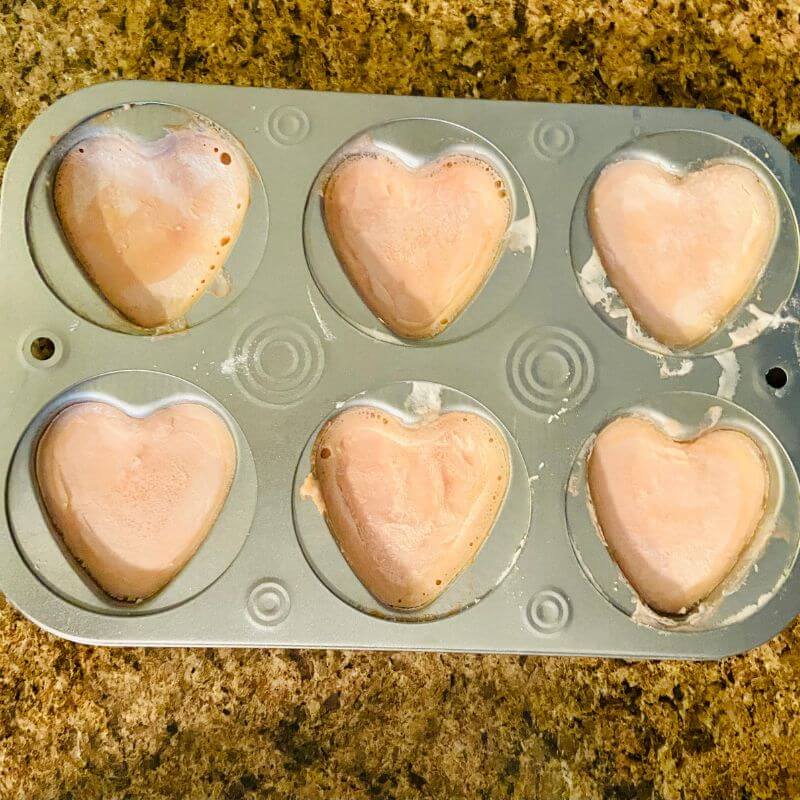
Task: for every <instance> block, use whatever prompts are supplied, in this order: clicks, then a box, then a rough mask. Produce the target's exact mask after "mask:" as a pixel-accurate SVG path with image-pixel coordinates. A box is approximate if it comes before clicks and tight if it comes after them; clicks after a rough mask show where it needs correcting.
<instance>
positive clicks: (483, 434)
mask: <svg viewBox="0 0 800 800" xmlns="http://www.w3.org/2000/svg"><path fill="white" fill-rule="evenodd" d="M509 471H510V466H509V455H508V446H507V444H506V440H505V437H504V436H503V434H502V433H501V432H500V431H499V430H498V429H497V428H496V427H495V426H494V425H493V424H491V423H490V422H488V421H487V420H486V419H484V418H483V417H481V416H478V415H477V414H470V413H466V412H450V413H447V414H442V415H441V416H439V417H437V418H436V419H434V420H433V421H428V422H422V423H420V424H418V425H412V426H409V425H406V424H405V423H403V422H402V421H401V420H399V419H398V418H397V417H395V416H393V415H392V414H389V413H388V412H386V411H384V410H382V409H380V408H372V407H368V406H359V407H354V408H349V409H347V410H345V411H342V412H341V413H340V414H338V415H337V416H336V417H334V418H333V419H332V420H330V421H329V422H328V423H327V424H326V425H325V426H324V427H323V429H322V430H321V431H320V432H319V434H318V436H317V439H316V442H315V443H314V450H313V454H312V473H311V475H310V476H309V480H308V481H307V482H306V485H305V486H304V490H303V494H304V495H306V496H308V495H311V496H315V495H316V497H317V502H318V503H319V504H320V505H321V506H323V508H324V513H325V518H326V521H327V523H328V527H329V528H330V530H331V533H332V534H333V536H334V537H335V539H336V541H337V542H338V544H339V548H340V549H341V551H342V553H343V554H344V557H345V558H346V559H347V561H348V563H349V564H350V566H351V567H352V569H353V571H354V572H355V574H356V576H357V577H358V578H359V580H360V581H361V582H362V583H363V584H364V586H365V587H366V588H367V589H368V590H369V591H370V592H371V593H372V594H373V595H374V596H375V597H376V598H377V599H378V600H379V601H380V602H381V603H383V604H385V605H387V606H391V607H395V608H405V609H412V608H421V607H423V606H426V605H428V604H429V603H431V602H433V601H434V600H435V599H436V598H437V597H438V596H439V595H440V594H441V593H442V592H443V591H444V590H445V589H446V588H447V586H448V585H449V584H450V583H451V582H452V581H453V580H454V578H455V577H456V576H457V575H458V574H459V573H460V572H461V571H462V570H463V569H465V568H466V567H467V566H468V565H469V563H470V562H471V561H472V560H473V559H474V558H475V555H476V554H477V552H478V550H480V548H481V545H482V544H483V543H484V541H485V540H486V538H487V537H488V536H489V534H490V532H491V530H492V526H493V525H494V522H495V519H496V517H497V515H498V513H499V511H500V508H501V506H502V505H503V501H504V499H505V496H506V491H507V489H508V480H509Z"/></svg>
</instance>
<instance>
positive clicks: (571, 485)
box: [567, 474, 581, 497]
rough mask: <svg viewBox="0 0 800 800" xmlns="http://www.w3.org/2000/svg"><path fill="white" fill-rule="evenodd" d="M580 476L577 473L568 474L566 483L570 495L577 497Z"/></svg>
mask: <svg viewBox="0 0 800 800" xmlns="http://www.w3.org/2000/svg"><path fill="white" fill-rule="evenodd" d="M580 480H581V479H580V476H579V475H577V474H574V475H570V476H569V481H568V483H567V491H568V492H569V493H570V495H572V497H577V496H578V494H579V492H580V488H579V485H580Z"/></svg>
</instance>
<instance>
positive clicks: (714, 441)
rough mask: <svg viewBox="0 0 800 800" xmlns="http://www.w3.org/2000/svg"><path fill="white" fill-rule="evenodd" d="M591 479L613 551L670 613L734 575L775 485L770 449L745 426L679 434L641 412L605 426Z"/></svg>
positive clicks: (648, 598) (650, 601)
mask: <svg viewBox="0 0 800 800" xmlns="http://www.w3.org/2000/svg"><path fill="white" fill-rule="evenodd" d="M588 478H589V491H590V495H591V500H592V505H593V507H594V511H595V514H596V517H597V522H598V524H599V526H600V530H601V531H602V534H603V537H604V539H605V541H606V544H607V545H608V549H609V550H610V552H611V554H612V556H613V557H614V559H615V560H616V562H617V564H619V566H620V568H621V569H622V572H623V573H624V574H625V577H626V578H627V579H628V581H629V582H630V584H631V586H633V588H634V589H635V590H636V592H637V593H638V594H639V596H640V597H641V598H642V600H644V602H646V603H647V605H649V606H650V607H651V608H653V609H655V610H656V611H661V612H665V613H668V614H678V613H682V612H683V611H685V610H688V609H690V608H691V607H692V606H694V605H696V604H697V603H699V602H700V601H701V600H702V599H703V598H705V597H707V596H708V595H709V594H710V592H711V591H712V590H713V589H714V588H715V587H716V586H718V585H719V584H720V583H721V582H722V581H723V580H724V579H725V578H726V577H727V576H728V575H729V574H730V572H731V570H732V569H733V567H734V566H735V564H736V562H737V561H738V559H739V556H740V555H741V554H742V551H743V550H744V549H745V547H746V546H747V545H748V544H749V542H750V540H751V539H752V538H753V535H754V534H755V531H756V529H757V528H758V525H759V523H760V522H761V519H762V517H763V515H764V506H765V502H766V498H767V494H768V492H769V474H768V472H767V469H766V464H765V460H764V456H763V454H762V452H761V449H760V448H759V447H758V445H756V443H755V442H754V441H753V440H752V439H751V438H750V437H749V436H747V435H746V434H744V433H742V432H741V431H735V430H729V429H716V430H711V431H708V432H706V433H703V434H702V435H701V436H699V437H697V439H694V440H693V441H689V442H679V441H674V440H673V439H671V438H670V437H669V436H667V435H666V434H664V433H662V431H661V430H660V429H659V428H657V427H656V425H655V424H654V423H653V422H650V421H649V420H644V419H638V418H635V417H620V418H619V419H616V420H614V421H613V422H611V423H609V424H608V425H607V426H606V427H605V428H603V430H602V431H600V433H599V434H598V436H597V439H596V440H595V443H594V447H593V448H592V452H591V455H590V457H589V470H588Z"/></svg>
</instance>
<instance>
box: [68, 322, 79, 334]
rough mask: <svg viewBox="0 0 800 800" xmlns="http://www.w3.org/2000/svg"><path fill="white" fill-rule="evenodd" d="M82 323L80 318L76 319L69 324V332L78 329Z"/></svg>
mask: <svg viewBox="0 0 800 800" xmlns="http://www.w3.org/2000/svg"><path fill="white" fill-rule="evenodd" d="M80 324H81V321H80V320H79V319H76V320H75V322H73V323H71V324H70V326H69V332H70V333H73V332H74V331H76V330H78V326H79V325H80Z"/></svg>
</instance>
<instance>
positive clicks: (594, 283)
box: [578, 250, 670, 355]
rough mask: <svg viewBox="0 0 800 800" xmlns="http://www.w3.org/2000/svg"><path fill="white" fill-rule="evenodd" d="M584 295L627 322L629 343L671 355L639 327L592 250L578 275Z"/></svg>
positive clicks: (612, 315) (593, 303)
mask: <svg viewBox="0 0 800 800" xmlns="http://www.w3.org/2000/svg"><path fill="white" fill-rule="evenodd" d="M578 281H579V282H580V285H581V289H582V290H583V294H584V295H585V297H586V299H587V300H588V301H589V303H590V304H591V305H593V306H598V305H599V306H600V307H601V308H602V309H603V311H605V312H606V314H608V316H609V317H611V319H624V320H625V336H626V338H627V339H628V341H629V342H632V343H633V344H636V345H638V346H639V347H642V348H643V349H645V350H650V351H651V352H655V353H663V354H664V355H670V350H669V348H667V347H665V346H664V345H663V344H661V343H660V342H657V341H656V340H655V339H653V338H652V337H651V336H648V335H647V334H646V333H645V332H644V331H643V330H642V329H641V327H640V326H639V323H638V322H637V321H636V319H635V318H634V316H633V314H632V313H631V310H630V309H629V308H628V306H627V305H625V303H624V302H623V300H622V298H621V297H620V296H619V292H617V290H616V289H615V288H614V287H613V286H611V284H610V283H609V282H608V276H607V275H606V271H605V269H603V263H602V262H601V261H600V256H599V255H598V253H597V250H592V255H591V256H590V257H589V260H588V261H587V262H586V263H585V264H584V265H583V268H582V269H581V271H580V272H579V273H578Z"/></svg>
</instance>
